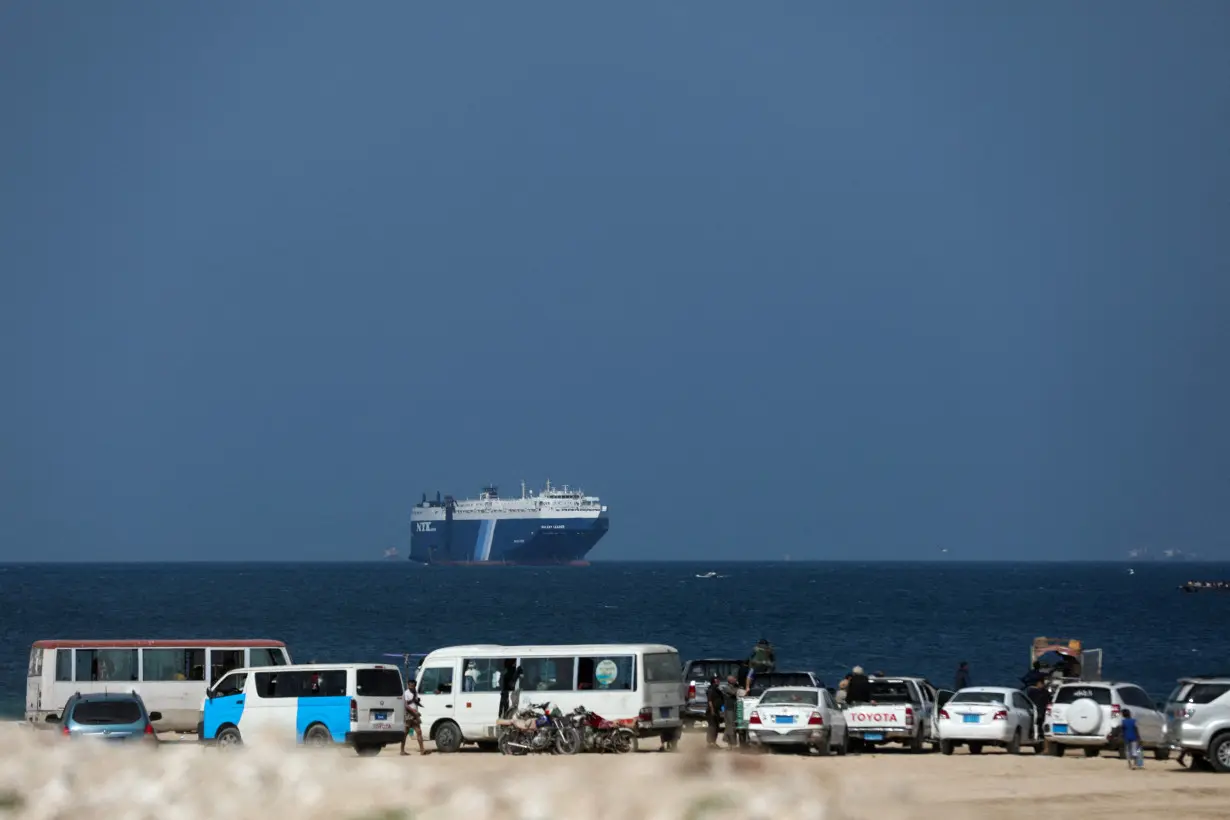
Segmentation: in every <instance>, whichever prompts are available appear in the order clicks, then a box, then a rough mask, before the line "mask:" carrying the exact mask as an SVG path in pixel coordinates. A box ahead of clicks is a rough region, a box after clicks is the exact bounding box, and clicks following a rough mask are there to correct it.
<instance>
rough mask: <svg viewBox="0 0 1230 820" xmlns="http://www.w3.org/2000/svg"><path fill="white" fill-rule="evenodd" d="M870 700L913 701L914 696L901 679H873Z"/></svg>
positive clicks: (876, 701) (884, 701) (886, 701)
mask: <svg viewBox="0 0 1230 820" xmlns="http://www.w3.org/2000/svg"><path fill="white" fill-rule="evenodd" d="M871 700H872V701H874V702H875V703H913V702H914V696H913V694H912V693H911V692H910V686H909V684H907V683H906V682H905V681H903V680H902V681H886V680H875V681H872V682H871Z"/></svg>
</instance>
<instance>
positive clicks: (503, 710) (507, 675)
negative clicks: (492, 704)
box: [499, 658, 524, 718]
mask: <svg viewBox="0 0 1230 820" xmlns="http://www.w3.org/2000/svg"><path fill="white" fill-rule="evenodd" d="M523 672H524V670H523V669H522V668H521V667H520V666H517V661H516V659H514V658H508V659H507V660H505V661H504V671H503V673H502V674H501V675H500V714H499V716H500V717H501V718H505V717H508V709H509V707H510V706H511V701H512V693H513V690H515V689H516V688H517V679H518V678H520V677H521V675H522V674H523Z"/></svg>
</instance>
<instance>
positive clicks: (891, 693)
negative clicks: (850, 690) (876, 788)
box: [846, 677, 952, 752]
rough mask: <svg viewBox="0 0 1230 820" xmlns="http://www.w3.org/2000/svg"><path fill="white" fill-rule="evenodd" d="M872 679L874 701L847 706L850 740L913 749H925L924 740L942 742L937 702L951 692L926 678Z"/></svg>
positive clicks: (935, 745)
mask: <svg viewBox="0 0 1230 820" xmlns="http://www.w3.org/2000/svg"><path fill="white" fill-rule="evenodd" d="M870 683H871V702H870V703H852V704H850V705H849V706H847V708H846V726H847V727H848V728H849V733H850V738H851V740H854V741H856V743H861V745H862V746H863V747H864V748H865V747H867V746H871V747H875V746H878V745H879V744H881V743H900V744H901V745H902V746H905V747H906V748H907V749H909V750H910V751H912V752H921V751H923V744H924V743H930V744H931V748H933V749H934V748H936V747H937V746H938V745H939V742H940V741H939V731H938V729H937V727H936V722H935V721H936V713H937V707H936V702H937V700H938V701H939V703H941V704H943V703H945V702H947V700H948V698H951V697H952V692H948V691H940V692H937V691H936V689H935V687H934V686H932V685H931V684H930V683H928V682H927V680H926V679H925V678H906V677H884V678H871V680H870Z"/></svg>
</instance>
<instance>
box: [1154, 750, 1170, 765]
mask: <svg viewBox="0 0 1230 820" xmlns="http://www.w3.org/2000/svg"><path fill="white" fill-rule="evenodd" d="M1153 759H1154V760H1156V761H1158V762H1159V763H1165V762H1166V761H1167V760H1169V759H1170V749H1168V748H1167V747H1165V746H1158V747H1156V748H1155V749H1154V750H1153Z"/></svg>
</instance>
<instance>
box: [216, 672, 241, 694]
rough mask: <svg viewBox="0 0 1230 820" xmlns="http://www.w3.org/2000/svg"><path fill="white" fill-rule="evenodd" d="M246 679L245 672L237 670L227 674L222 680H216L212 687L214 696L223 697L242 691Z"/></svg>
mask: <svg viewBox="0 0 1230 820" xmlns="http://www.w3.org/2000/svg"><path fill="white" fill-rule="evenodd" d="M247 680H248V674H247V673H246V672H238V673H236V674H234V675H227V676H226V677H225V678H223V679H222V680H220V681H218V685H217V686H216V687H215V688H214V697H218V698H224V697H227V696H229V695H238V694H242V693H243V685H244V684H245V683H246V682H247Z"/></svg>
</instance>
